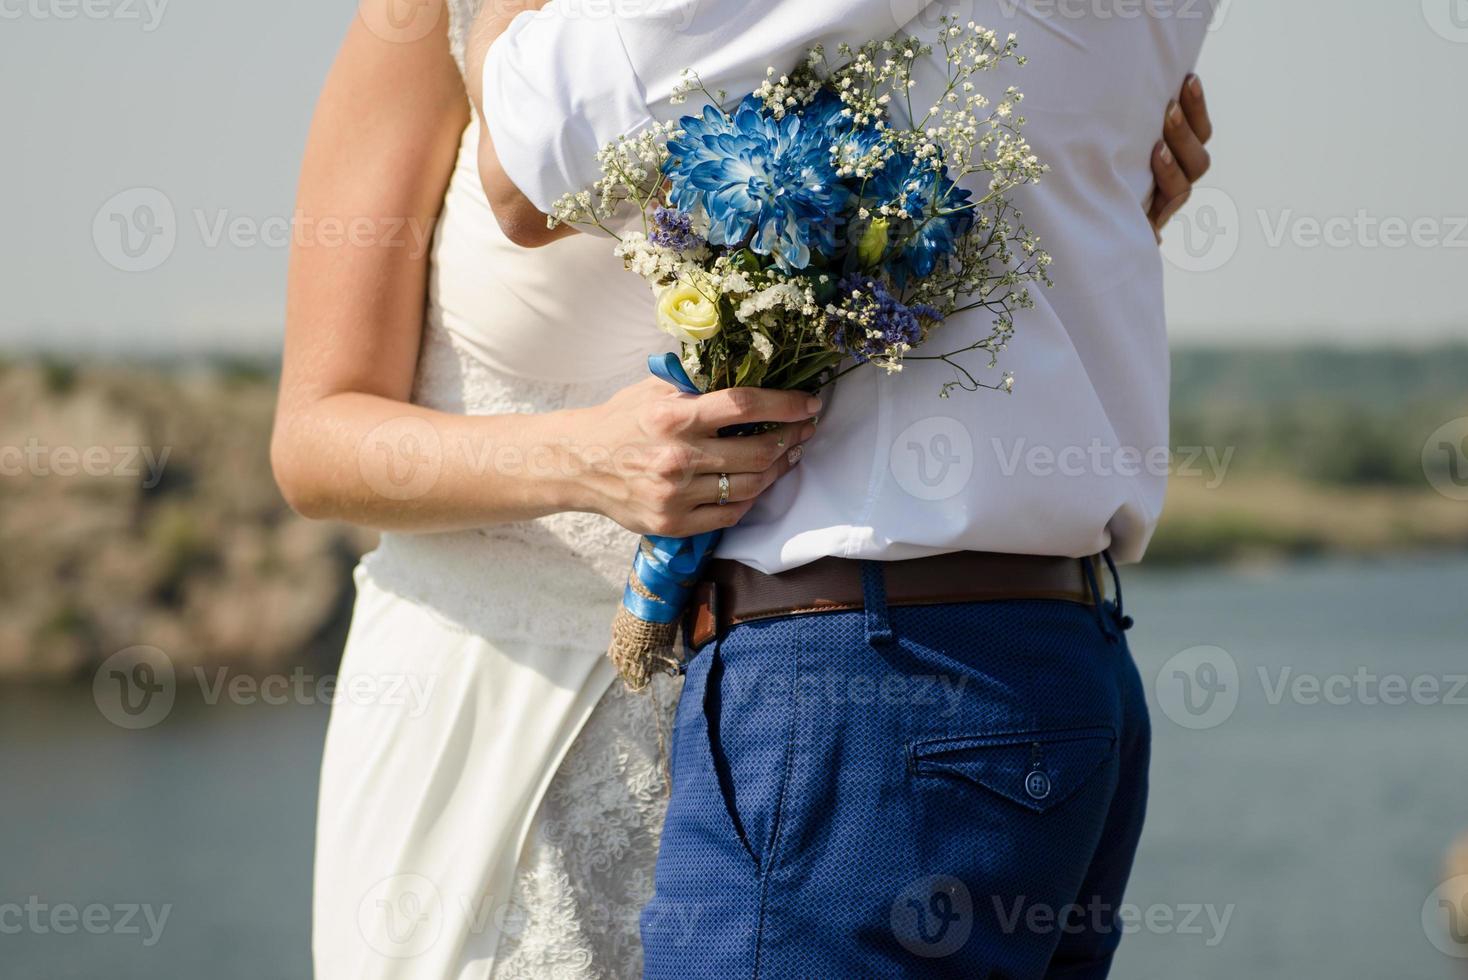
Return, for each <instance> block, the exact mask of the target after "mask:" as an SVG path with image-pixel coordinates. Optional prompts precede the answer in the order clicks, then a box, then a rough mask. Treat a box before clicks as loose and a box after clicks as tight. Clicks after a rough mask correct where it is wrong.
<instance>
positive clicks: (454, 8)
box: [446, 0, 480, 75]
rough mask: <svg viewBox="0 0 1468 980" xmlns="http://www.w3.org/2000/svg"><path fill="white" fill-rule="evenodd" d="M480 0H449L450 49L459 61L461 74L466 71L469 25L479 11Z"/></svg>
mask: <svg viewBox="0 0 1468 980" xmlns="http://www.w3.org/2000/svg"><path fill="white" fill-rule="evenodd" d="M479 4H480V0H447V2H446V6H447V7H448V10H449V51H451V52H452V53H453V56H454V61H456V62H458V65H459V74H461V75H462V74H463V73H464V48H465V47H466V46H467V44H468V41H469V27H470V25H472V24H473V23H474V15H475V14H477V13H479Z"/></svg>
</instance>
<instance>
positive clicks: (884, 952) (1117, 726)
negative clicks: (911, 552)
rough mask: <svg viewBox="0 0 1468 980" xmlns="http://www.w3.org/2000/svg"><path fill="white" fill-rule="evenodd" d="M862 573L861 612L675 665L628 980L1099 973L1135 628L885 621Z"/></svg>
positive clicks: (1133, 754) (1121, 839) (978, 613)
mask: <svg viewBox="0 0 1468 980" xmlns="http://www.w3.org/2000/svg"><path fill="white" fill-rule="evenodd" d="M863 573H864V580H865V586H866V587H865V591H866V608H865V610H864V611H861V612H850V613H825V614H816V615H802V616H791V617H787V618H784V619H777V620H768V621H764V622H758V623H750V624H745V625H742V626H738V627H735V628H734V629H733V630H731V631H730V632H729V633H728V634H727V635H726V636H725V637H724V638H723V639H722V640H721V641H719V642H717V643H712V644H708V645H706V646H705V647H704V648H703V649H702V650H700V651H697V652H696V655H695V656H694V658H693V659H692V661H691V662H690V664H689V666H688V675H687V682H686V685H685V687H684V691H683V696H682V700H681V702H680V704H679V707H678V712H677V718H676V721H675V728H674V734H673V743H672V767H673V791H672V799H671V802H670V807H669V812H668V818H667V822H666V824H665V827H664V831H663V839H662V849H661V852H660V854H659V857H658V862H657V870H656V895H655V897H654V898H653V900H652V901H651V902H650V903H649V904H648V906H647V907H646V908H645V909H644V910H643V913H642V923H641V925H642V939H643V945H644V949H645V953H646V968H645V973H644V977H646V978H649V980H698V978H709V980H739V978H761V980H835V978H878V977H880V978H886V977H892V978H898V977H901V978H926V977H932V978H945V980H948V978H963V980H968V978H992V980H1000V978H1004V980H1027V978H1041V977H1056V978H1059V977H1066V978H1102V977H1105V976H1106V975H1107V972H1108V970H1109V969H1110V964H1111V959H1112V956H1113V954H1114V953H1115V951H1116V947H1117V944H1118V942H1119V941H1120V938H1121V927H1122V923H1121V922H1120V921H1119V920H1118V917H1117V911H1118V906H1119V905H1120V903H1121V900H1122V893H1123V890H1124V888H1125V886H1126V881H1127V876H1128V874H1129V872H1130V870H1131V865H1132V860H1133V857H1134V855H1135V852H1136V847H1137V840H1138V837H1139V836H1140V833H1141V828H1142V820H1143V813H1144V810H1145V806H1146V797H1147V764H1148V755H1149V747H1150V726H1149V722H1148V717H1147V708H1146V703H1145V700H1144V695H1143V686H1142V683H1141V680H1140V678H1139V677H1138V675H1137V671H1136V667H1135V665H1134V664H1133V662H1132V659H1131V655H1130V652H1129V651H1128V649H1127V646H1126V641H1125V633H1124V626H1125V625H1129V621H1126V620H1124V618H1123V617H1122V615H1121V613H1120V611H1119V610H1118V609H1117V608H1116V607H1115V606H1114V605H1113V604H1111V603H1109V602H1108V603H1105V604H1103V605H1100V606H1096V607H1092V606H1085V605H1081V604H1079V603H1071V602H1063V601H1058V600H1022V601H1007V602H993V603H973V604H963V605H944V606H926V607H903V608H897V607H893V608H889V607H888V606H887V604H886V601H885V591H884V586H883V581H882V571H881V566H880V565H879V564H875V563H871V564H868V565H866V566H865V567H864V569H863ZM1093 588H1094V583H1093Z"/></svg>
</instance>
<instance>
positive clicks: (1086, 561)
mask: <svg viewBox="0 0 1468 980" xmlns="http://www.w3.org/2000/svg"><path fill="white" fill-rule="evenodd" d="M1081 571H1082V572H1083V573H1084V574H1085V576H1086V586H1087V587H1088V588H1089V589H1090V590H1091V600H1092V601H1093V602H1094V603H1095V604H1096V622H1097V623H1098V624H1099V625H1100V626H1101V633H1102V635H1103V636H1105V637H1106V639H1107V640H1108V641H1110V642H1112V643H1115V642H1116V628H1115V626H1114V625H1113V624H1112V622H1111V617H1110V616H1108V615H1107V609H1106V596H1105V595H1104V594H1102V592H1101V583H1100V582H1098V581H1097V580H1096V556H1095V555H1090V556H1088V557H1086V558H1082V559H1081Z"/></svg>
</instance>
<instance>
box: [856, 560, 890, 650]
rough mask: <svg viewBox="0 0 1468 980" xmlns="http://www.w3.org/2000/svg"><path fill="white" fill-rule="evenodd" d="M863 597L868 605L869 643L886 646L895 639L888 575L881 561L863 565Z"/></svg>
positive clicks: (868, 562) (863, 563)
mask: <svg viewBox="0 0 1468 980" xmlns="http://www.w3.org/2000/svg"><path fill="white" fill-rule="evenodd" d="M861 595H862V601H863V603H864V604H865V605H866V617H867V642H868V643H870V644H871V645H872V646H885V645H887V644H889V643H891V642H892V641H893V639H895V637H894V635H893V633H892V620H891V618H890V617H889V616H888V614H887V573H886V570H885V568H884V566H883V565H882V563H881V562H879V561H863V562H862V563H861Z"/></svg>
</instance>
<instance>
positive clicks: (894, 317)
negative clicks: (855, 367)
mask: <svg viewBox="0 0 1468 980" xmlns="http://www.w3.org/2000/svg"><path fill="white" fill-rule="evenodd" d="M837 288H838V289H839V293H838V299H837V302H836V306H835V309H834V311H832V312H828V313H827V314H826V329H828V330H829V331H830V332H831V336H832V337H833V338H834V340H835V343H836V347H837V349H838V350H841V351H843V352H845V353H847V354H851V355H852V356H854V357H855V358H856V359H857V360H858V361H870V360H873V359H875V358H883V359H892V358H894V357H896V358H900V357H901V355H902V353H903V352H904V351H906V350H907V348H909V347H916V346H917V345H918V344H919V343H921V342H922V339H923V323H924V321H927V322H929V323H938V322H941V321H942V319H943V314H942V313H940V312H938V310H936V309H934V308H933V307H931V306H928V305H927V304H925V303H915V304H913V305H912V306H908V305H907V304H906V303H903V302H902V301H901V300H900V299H898V298H897V297H896V296H893V295H892V293H891V292H890V291H889V290H888V289H887V284H886V283H884V282H882V280H880V279H877V278H874V277H872V276H861V275H856V276H847V277H846V278H844V279H842V280H841V282H840V284H839V285H838V287H837Z"/></svg>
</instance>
